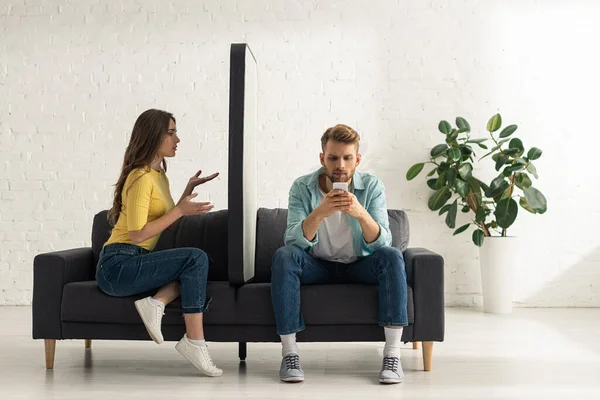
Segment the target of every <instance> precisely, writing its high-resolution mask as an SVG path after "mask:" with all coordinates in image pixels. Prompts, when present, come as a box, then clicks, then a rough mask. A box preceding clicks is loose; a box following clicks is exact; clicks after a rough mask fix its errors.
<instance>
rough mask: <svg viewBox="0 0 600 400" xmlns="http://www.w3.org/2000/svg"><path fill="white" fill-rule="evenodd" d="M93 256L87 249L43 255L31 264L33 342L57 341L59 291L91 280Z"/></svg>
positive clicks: (60, 299) (59, 318) (39, 255)
mask: <svg viewBox="0 0 600 400" xmlns="http://www.w3.org/2000/svg"><path fill="white" fill-rule="evenodd" d="M93 263H94V256H93V252H92V249H91V248H89V247H85V248H79V249H70V250H62V251H55V252H51V253H43V254H38V255H37V256H35V258H34V260H33V301H32V306H33V307H32V312H33V338H34V339H61V337H62V331H61V312H60V310H61V302H62V294H63V287H64V285H66V284H67V283H70V282H81V281H89V280H93V279H94V277H95V268H94V265H93Z"/></svg>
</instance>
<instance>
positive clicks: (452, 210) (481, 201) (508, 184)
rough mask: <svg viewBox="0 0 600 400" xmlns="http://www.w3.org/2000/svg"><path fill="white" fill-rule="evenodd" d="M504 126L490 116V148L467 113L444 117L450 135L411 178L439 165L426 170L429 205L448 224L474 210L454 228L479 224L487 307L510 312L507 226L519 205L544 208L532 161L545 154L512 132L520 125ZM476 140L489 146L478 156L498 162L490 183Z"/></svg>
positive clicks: (415, 168) (475, 239)
mask: <svg viewBox="0 0 600 400" xmlns="http://www.w3.org/2000/svg"><path fill="white" fill-rule="evenodd" d="M501 127H502V117H501V116H500V114H496V115H494V116H493V117H492V118H490V120H489V121H488V124H487V131H488V132H489V135H490V137H491V139H490V140H491V141H493V147H492V148H491V149H489V148H488V146H487V145H486V144H485V142H486V141H488V139H471V137H470V133H471V127H470V125H469V123H468V122H467V121H466V120H465V119H464V118H461V117H458V118H456V127H452V126H451V125H450V123H448V122H447V121H441V122H440V123H439V125H438V129H439V131H440V132H441V133H442V134H444V135H445V143H442V144H438V145H437V146H435V147H434V148H433V149H432V150H431V151H430V154H429V156H430V159H429V161H428V162H423V163H417V164H415V165H413V166H412V167H411V168H410V169H409V170H408V171H407V173H406V178H407V179H408V180H412V179H414V178H415V177H416V176H417V175H419V173H420V172H421V171H422V170H423V168H424V167H425V164H432V165H433V166H434V168H433V169H432V170H431V171H430V172H429V174H428V175H427V176H428V177H430V179H428V180H427V185H428V186H429V187H430V188H431V189H432V190H434V192H433V194H432V195H431V196H430V198H429V201H428V206H429V208H430V209H431V210H432V211H438V212H439V214H440V215H444V214H445V215H446V217H445V221H446V225H447V226H448V227H449V228H452V229H455V228H456V227H455V225H456V216H457V214H458V209H459V207H460V209H461V211H462V212H464V213H469V214H470V215H471V218H472V220H471V222H469V223H468V224H465V225H462V226H461V227H459V228H458V229H455V231H454V234H455V235H457V234H459V233H462V232H464V231H466V230H467V229H469V227H471V225H473V226H474V227H475V229H474V231H473V233H472V240H473V243H475V245H477V246H479V247H480V261H481V275H482V286H483V298H484V311H486V312H494V313H509V312H511V310H512V284H511V283H512V266H513V263H512V262H511V261H510V260H508V259H507V257H508V256H510V255H512V254H514V252H512V251H511V250H510V246H511V245H510V243H509V242H510V241H511V239H510V237H508V236H507V229H508V228H509V227H510V226H511V225H512V224H513V223H514V222H515V220H516V218H517V215H518V211H519V206H520V207H521V208H523V209H524V210H527V211H529V212H531V213H533V214H543V213H544V212H546V209H547V202H546V198H545V197H544V195H543V194H542V193H541V192H540V191H539V190H537V189H536V188H534V187H533V186H532V180H531V176H533V177H534V178H536V179H537V178H538V175H537V170H536V168H535V166H534V164H533V161H535V160H537V159H539V158H540V157H541V155H542V151H541V150H540V149H538V148H536V147H532V148H531V149H529V151H527V152H525V147H524V146H523V142H522V141H521V140H520V139H518V138H516V137H513V136H512V135H513V134H514V133H515V131H516V130H517V125H508V126H506V127H505V128H504V129H502V131H500V132H499V133H498V131H499V130H500V128H501ZM473 146H478V147H480V148H482V149H484V150H489V152H488V153H487V154H485V155H484V156H482V157H481V158H480V159H479V160H482V159H484V158H486V157H489V156H491V157H490V158H491V160H493V161H494V162H495V169H496V171H497V172H498V175H497V176H496V177H495V178H494V179H493V180H492V181H491V182H490V184H489V185H488V184H485V183H484V182H482V181H481V180H480V179H478V178H476V177H475V176H473V163H474V157H475V152H474V150H473ZM515 199H518V202H517V200H515Z"/></svg>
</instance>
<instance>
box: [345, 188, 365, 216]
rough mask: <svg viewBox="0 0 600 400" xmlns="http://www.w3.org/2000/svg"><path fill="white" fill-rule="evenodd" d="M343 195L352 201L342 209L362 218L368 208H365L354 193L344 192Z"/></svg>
mask: <svg viewBox="0 0 600 400" xmlns="http://www.w3.org/2000/svg"><path fill="white" fill-rule="evenodd" d="M343 196H344V197H345V198H346V199H347V200H348V201H349V202H350V205H348V206H347V207H344V208H343V209H342V210H341V211H343V212H345V213H346V214H348V215H350V216H351V217H354V218H356V219H358V220H360V219H361V218H362V217H363V216H364V215H365V213H366V212H367V210H365V208H364V207H363V206H362V204H360V202H359V201H358V199H357V198H356V196H355V195H354V193H350V192H344V195H343Z"/></svg>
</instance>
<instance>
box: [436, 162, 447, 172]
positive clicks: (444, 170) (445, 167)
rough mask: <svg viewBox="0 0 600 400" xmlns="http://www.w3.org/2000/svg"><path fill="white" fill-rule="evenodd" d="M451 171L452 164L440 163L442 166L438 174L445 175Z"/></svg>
mask: <svg viewBox="0 0 600 400" xmlns="http://www.w3.org/2000/svg"><path fill="white" fill-rule="evenodd" d="M449 169H450V164H448V163H447V162H442V163H440V166H439V167H438V172H439V173H440V174H443V173H444V172H446V171H448V170H449Z"/></svg>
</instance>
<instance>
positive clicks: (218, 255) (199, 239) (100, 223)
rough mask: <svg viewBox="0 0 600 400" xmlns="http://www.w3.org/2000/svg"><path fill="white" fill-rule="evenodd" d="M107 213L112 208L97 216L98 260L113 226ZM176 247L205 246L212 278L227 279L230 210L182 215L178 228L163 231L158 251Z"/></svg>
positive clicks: (95, 250)
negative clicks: (228, 211) (228, 214)
mask: <svg viewBox="0 0 600 400" xmlns="http://www.w3.org/2000/svg"><path fill="white" fill-rule="evenodd" d="M107 214H108V211H106V210H105V211H101V212H99V213H98V214H96V216H95V217H94V224H93V227H92V251H93V253H94V263H97V262H98V256H99V254H100V251H101V250H102V246H104V243H106V241H107V240H108V238H109V237H110V231H111V229H112V226H111V225H110V224H109V222H108V218H107ZM174 247H197V248H200V249H202V250H204V251H205V252H206V253H208V254H209V255H210V257H211V265H210V268H209V271H208V280H210V281H227V280H228V273H227V210H221V211H215V212H211V213H208V214H204V215H194V216H186V217H183V218H181V219H180V221H179V225H178V227H177V229H175V230H169V229H167V230H165V231H164V232H163V233H162V234H161V235H160V239H159V240H158V243H157V244H156V248H155V251H158V250H165V249H171V248H174Z"/></svg>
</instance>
